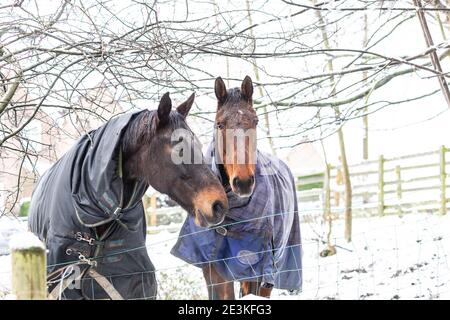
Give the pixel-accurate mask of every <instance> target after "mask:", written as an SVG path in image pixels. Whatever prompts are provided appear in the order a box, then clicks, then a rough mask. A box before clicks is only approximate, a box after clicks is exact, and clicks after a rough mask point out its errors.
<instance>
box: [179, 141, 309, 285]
mask: <svg viewBox="0 0 450 320" xmlns="http://www.w3.org/2000/svg"><path fill="white" fill-rule="evenodd" d="M206 160H207V161H208V160H209V161H210V163H211V168H212V170H213V171H214V172H215V173H216V174H217V176H218V177H219V179H220V178H221V176H220V173H219V169H218V166H217V164H216V161H215V156H214V148H213V147H212V145H211V146H210V148H209V151H208V154H207V156H206ZM255 181H256V185H255V189H254V192H253V194H252V195H251V196H250V197H248V198H241V197H238V196H237V195H236V194H234V193H233V192H232V191H231V190H229V191H228V192H227V196H228V202H229V208H230V211H229V213H228V214H227V217H226V219H225V220H224V222H223V223H222V224H221V225H219V226H216V227H213V228H202V227H199V226H197V225H196V224H195V223H194V219H193V218H192V217H190V216H188V217H187V219H186V221H185V222H184V225H183V227H182V228H181V231H180V235H179V238H178V241H177V243H176V244H175V246H174V247H173V249H172V251H171V253H172V254H173V255H174V256H176V257H178V258H180V259H182V260H184V261H186V262H188V263H190V264H193V265H195V266H198V267H203V266H205V265H207V264H208V263H212V264H213V265H214V267H215V268H216V270H217V271H218V272H219V274H220V275H221V276H222V277H223V278H224V279H226V280H227V281H245V280H246V281H252V280H253V281H256V280H257V279H258V280H259V281H262V282H266V283H269V284H272V285H273V286H274V287H275V288H278V289H286V290H301V286H302V260H301V251H302V248H301V237H300V223H299V216H298V204H297V196H296V189H295V183H294V178H293V176H292V173H291V171H290V169H289V168H288V166H287V165H286V164H285V163H283V162H282V161H281V160H279V159H278V158H276V157H274V156H271V155H268V154H265V153H262V152H259V151H258V154H257V163H256V172H255Z"/></svg>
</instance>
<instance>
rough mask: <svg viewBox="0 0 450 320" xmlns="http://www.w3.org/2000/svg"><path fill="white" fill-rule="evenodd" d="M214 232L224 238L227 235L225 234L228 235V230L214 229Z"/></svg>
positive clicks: (222, 228) (223, 228)
mask: <svg viewBox="0 0 450 320" xmlns="http://www.w3.org/2000/svg"><path fill="white" fill-rule="evenodd" d="M216 232H217V233H218V234H220V235H221V236H224V237H225V236H226V235H227V233H228V230H227V229H226V228H225V227H217V228H216Z"/></svg>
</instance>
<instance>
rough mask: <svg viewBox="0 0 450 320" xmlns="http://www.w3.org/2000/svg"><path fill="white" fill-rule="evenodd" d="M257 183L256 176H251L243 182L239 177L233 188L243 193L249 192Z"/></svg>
mask: <svg viewBox="0 0 450 320" xmlns="http://www.w3.org/2000/svg"><path fill="white" fill-rule="evenodd" d="M254 183H255V176H250V177H249V178H248V179H246V180H241V179H239V178H238V177H236V178H234V179H233V187H234V189H236V190H239V191H241V192H248V191H249V190H251V188H252V187H253V185H254Z"/></svg>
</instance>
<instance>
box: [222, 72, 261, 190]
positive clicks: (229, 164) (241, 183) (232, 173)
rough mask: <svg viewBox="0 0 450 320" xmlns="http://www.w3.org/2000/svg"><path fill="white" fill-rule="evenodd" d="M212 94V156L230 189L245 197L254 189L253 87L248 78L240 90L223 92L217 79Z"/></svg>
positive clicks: (256, 119)
mask: <svg viewBox="0 0 450 320" xmlns="http://www.w3.org/2000/svg"><path fill="white" fill-rule="evenodd" d="M214 91H215V93H216V97H217V101H218V103H217V113H216V123H215V127H216V129H215V130H216V132H215V134H216V146H215V148H216V152H217V156H218V161H220V163H221V164H223V166H224V168H225V171H226V174H227V176H228V179H229V182H230V186H231V189H232V190H233V192H234V193H236V194H237V195H239V196H249V195H251V194H252V193H253V190H254V188H255V170H256V126H257V124H258V117H257V116H256V112H255V109H253V100H252V95H253V83H252V79H251V78H250V77H249V76H246V77H245V79H244V81H242V85H241V88H240V89H239V88H233V89H230V90H227V88H226V87H225V83H224V82H223V80H222V78H220V77H218V78H217V79H216V82H215V88H214Z"/></svg>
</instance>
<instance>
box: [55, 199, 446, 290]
mask: <svg viewBox="0 0 450 320" xmlns="http://www.w3.org/2000/svg"><path fill="white" fill-rule="evenodd" d="M355 207H357V205H356V204H355ZM314 210H315V209H311V210H302V211H301V212H300V213H299V214H300V216H303V215H308V214H311V212H313V211H314ZM281 214H283V213H278V214H274V215H273V216H277V215H281ZM254 219H258V218H253V219H248V220H247V221H241V222H235V223H232V224H230V225H234V224H236V223H246V222H249V221H252V220H254ZM305 221H309V222H305ZM333 224H334V225H333V237H332V244H333V245H335V246H336V248H337V253H336V254H335V255H333V256H330V257H321V256H320V252H321V251H322V250H323V249H324V246H325V245H326V240H325V239H326V237H325V233H326V226H325V224H321V223H317V222H314V221H313V220H309V219H306V220H305V219H302V223H301V229H302V244H301V248H302V252H303V254H302V260H303V261H302V263H303V266H302V267H301V268H298V269H296V270H289V271H300V270H301V271H302V273H303V289H302V290H301V292H296V293H294V294H293V293H289V292H287V291H283V290H277V289H274V290H273V294H272V297H273V298H274V299H277V298H278V299H279V298H283V299H285V298H288V299H437V298H446V297H448V292H449V281H450V269H449V264H448V259H447V256H448V252H450V251H449V249H450V237H449V236H450V235H449V233H450V231H449V228H448V226H450V224H449V218H448V216H446V215H445V216H443V215H439V214H426V213H416V214H409V215H406V216H403V217H398V216H384V217H371V218H359V219H355V221H354V230H356V232H354V233H353V235H352V242H350V243H349V242H346V241H345V239H344V236H343V235H344V231H343V229H344V227H343V221H341V220H339V219H337V220H335V221H334V222H333ZM206 231H208V230H201V231H198V232H194V233H192V234H188V235H185V236H190V235H195V236H198V237H201V236H202V233H203V232H206ZM177 239H178V237H177V236H175V235H173V233H170V232H167V231H162V232H160V233H158V234H150V235H149V240H148V243H147V244H146V245H145V246H140V247H137V248H132V249H128V250H122V251H117V252H114V253H113V254H112V255H120V254H123V253H126V252H130V251H134V250H147V251H148V253H149V255H150V258H151V260H152V261H153V263H154V264H155V267H156V270H148V271H144V272H139V273H125V274H115V275H105V276H106V277H107V278H108V279H109V280H110V281H111V282H112V283H114V281H115V279H117V278H119V277H130V276H136V275H139V274H140V275H141V276H142V278H143V277H144V275H145V274H149V273H155V275H156V279H157V282H158V293H157V295H156V296H151V295H148V296H145V297H144V298H145V299H150V298H157V299H203V298H207V292H208V291H207V284H206V282H205V280H204V277H203V273H202V271H201V269H200V268H197V267H196V265H195V264H193V265H191V264H187V263H184V262H183V261H181V260H179V259H177V258H175V257H173V256H171V255H170V253H169V252H170V248H171V247H172V246H173V245H174V243H175V241H176V240H177ZM295 246H298V245H295ZM295 246H287V247H286V248H285V250H289V249H290V248H292V247H295ZM265 252H266V251H261V252H258V253H262V254H263V253H265ZM252 254H253V253H252ZM108 256H110V255H108ZM105 257H107V256H101V257H97V258H96V259H100V258H105ZM235 258H237V257H236V256H234V257H229V258H226V259H217V260H212V261H210V263H215V262H221V263H224V264H225V265H227V262H228V261H229V260H230V259H235ZM62 265H64V264H56V265H52V267H56V266H58V267H60V266H62ZM281 272H283V271H281ZM260 277H261V274H260V273H259V272H256V271H254V273H253V274H249V275H248V276H246V277H245V278H239V277H234V286H235V295H236V297H238V296H239V281H243V280H246V281H248V280H252V279H255V280H256V279H257V278H260ZM83 281H92V280H83ZM218 284H223V283H216V285H218ZM94 298H95V297H94ZM144 298H143V299H144Z"/></svg>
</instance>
